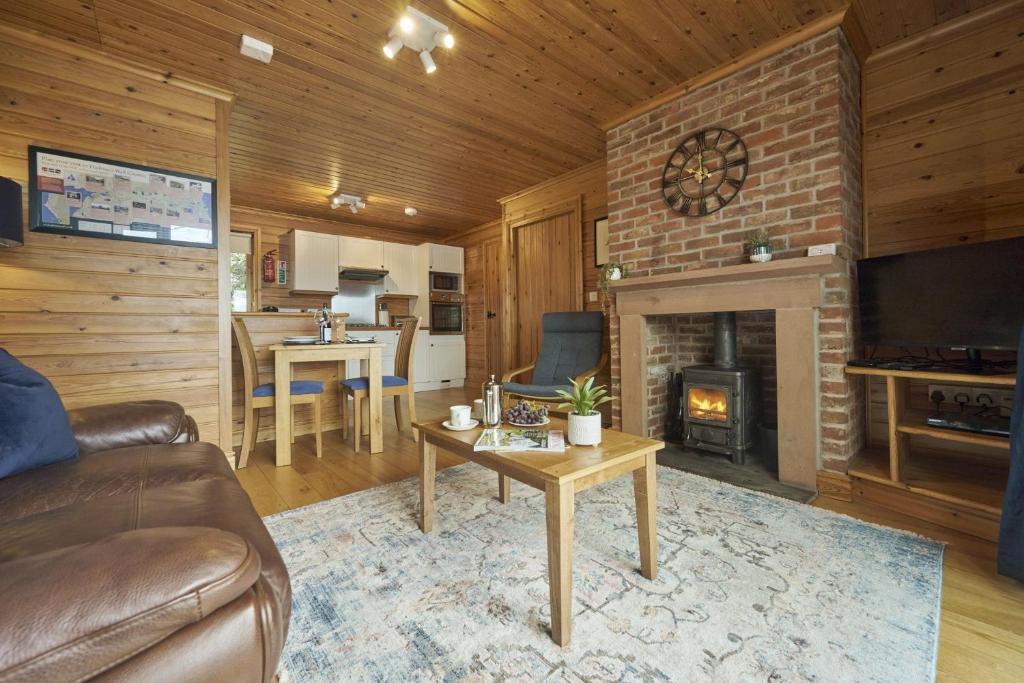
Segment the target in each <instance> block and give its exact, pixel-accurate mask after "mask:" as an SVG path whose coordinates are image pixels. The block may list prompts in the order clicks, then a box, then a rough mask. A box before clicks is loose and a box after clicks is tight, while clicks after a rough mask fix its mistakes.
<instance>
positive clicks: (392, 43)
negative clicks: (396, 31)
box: [384, 36, 402, 59]
mask: <svg viewBox="0 0 1024 683" xmlns="http://www.w3.org/2000/svg"><path fill="white" fill-rule="evenodd" d="M401 49H402V39H401V38H399V37H398V36H395V37H394V38H392V39H391V40H389V41H388V42H387V44H386V45H385V46H384V56H385V57H387V58H388V59H394V58H395V55H397V54H398V51H399V50H401Z"/></svg>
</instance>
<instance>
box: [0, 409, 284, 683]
mask: <svg viewBox="0 0 1024 683" xmlns="http://www.w3.org/2000/svg"><path fill="white" fill-rule="evenodd" d="M69 416H70V418H71V426H72V429H73V430H74V432H75V438H76V439H77V441H78V444H79V448H80V450H81V454H80V457H79V458H78V459H75V460H69V461H66V462H61V463H57V464H55V465H51V466H49V467H44V468H41V469H37V470H32V471H29V472H22V473H21V474H17V475H14V476H11V477H7V478H6V479H0V681H5V682H6V681H81V680H100V681H147V682H153V681H176V682H177V681H269V680H272V679H273V678H274V676H275V673H276V671H277V665H278V659H279V658H280V655H281V648H282V647H283V645H284V641H285V637H286V636H287V631H288V619H289V616H290V612H291V585H290V583H289V580H288V572H287V570H286V569H285V566H284V563H283V562H282V561H281V556H280V555H279V554H278V552H277V548H276V547H275V546H274V541H273V540H272V539H271V538H270V535H269V534H268V533H267V530H266V528H265V527H264V526H263V522H262V521H261V520H260V517H259V515H257V514H256V511H255V510H254V509H253V507H252V504H251V503H250V502H249V498H248V496H247V495H246V494H245V492H244V491H243V490H242V488H241V486H239V484H238V481H237V480H236V479H235V475H234V473H233V472H232V470H231V468H230V466H229V465H228V463H227V460H226V459H225V457H224V453H222V452H221V450H220V449H219V448H217V447H216V446H212V445H210V444H207V443H196V441H197V439H198V432H197V429H196V424H195V422H194V421H193V420H192V418H190V417H189V416H187V415H186V414H185V411H184V410H183V409H182V408H181V406H179V405H177V404H174V403H167V402H164V401H140V402H135V403H125V404H117V405H109V406H98V407H95V408H88V409H84V410H76V411H70V412H69Z"/></svg>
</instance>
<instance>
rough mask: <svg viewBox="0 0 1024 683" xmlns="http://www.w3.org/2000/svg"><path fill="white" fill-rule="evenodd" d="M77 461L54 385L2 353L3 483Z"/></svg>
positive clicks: (0, 434) (0, 431)
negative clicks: (59, 463) (15, 475)
mask: <svg viewBox="0 0 1024 683" xmlns="http://www.w3.org/2000/svg"><path fill="white" fill-rule="evenodd" d="M76 457H78V442H76V441H75V435H74V433H72V431H71V424H70V423H69V422H68V414H67V413H66V412H64V404H63V403H61V400H60V396H58V395H57V392H56V391H55V390H54V388H53V385H52V384H50V382H49V380H47V379H46V378H45V377H43V376H42V375H40V374H39V373H38V372H36V371H35V370H33V369H31V368H29V367H26V366H25V365H22V363H21V362H20V361H18V359H17V358H15V357H14V356H12V355H11V354H9V353H7V352H6V351H4V350H3V349H0V479H2V478H3V477H9V476H11V475H12V474H18V473H19V472H24V471H26V470H34V469H36V468H37V467H43V466H44V465H50V464H53V463H55V462H61V461H62V460H70V459H72V458H76Z"/></svg>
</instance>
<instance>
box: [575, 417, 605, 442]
mask: <svg viewBox="0 0 1024 683" xmlns="http://www.w3.org/2000/svg"><path fill="white" fill-rule="evenodd" d="M569 443H571V444H572V445H573V446H596V445H597V444H599V443H601V413H599V412H596V411H595V412H593V413H591V414H590V415H577V414H576V413H569Z"/></svg>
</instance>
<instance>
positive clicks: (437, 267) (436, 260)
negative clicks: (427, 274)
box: [429, 244, 463, 273]
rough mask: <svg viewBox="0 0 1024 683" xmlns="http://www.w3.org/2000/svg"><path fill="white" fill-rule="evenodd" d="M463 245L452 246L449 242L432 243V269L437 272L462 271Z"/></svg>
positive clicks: (430, 251) (430, 250)
mask: <svg viewBox="0 0 1024 683" xmlns="http://www.w3.org/2000/svg"><path fill="white" fill-rule="evenodd" d="M462 251H463V250H462V247H452V246H449V245H447V244H431V245H430V249H429V253H430V270H431V271H433V272H435V273H461V272H463V268H462Z"/></svg>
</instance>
